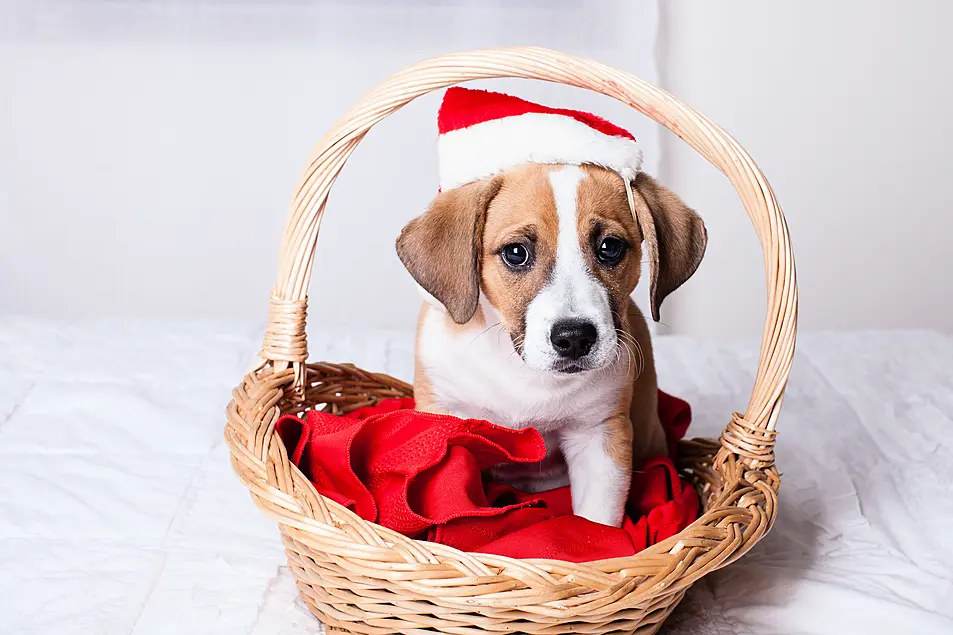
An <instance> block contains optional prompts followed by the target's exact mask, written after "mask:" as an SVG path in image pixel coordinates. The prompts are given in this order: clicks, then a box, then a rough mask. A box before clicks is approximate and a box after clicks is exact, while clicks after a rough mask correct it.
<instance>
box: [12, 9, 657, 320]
mask: <svg viewBox="0 0 953 635" xmlns="http://www.w3.org/2000/svg"><path fill="white" fill-rule="evenodd" d="M395 5H396V6H395ZM14 6H15V7H16V10H15V11H12V10H9V9H7V8H5V9H4V10H3V12H2V13H0V15H3V16H4V24H3V46H2V49H0V60H4V61H5V62H10V61H11V60H12V61H13V62H14V63H2V65H0V219H2V225H0V227H2V233H0V303H2V304H0V310H6V311H14V312H23V313H29V314H38V315H57V316H62V317H65V318H81V317H86V316H97V315H102V314H132V315H137V316H150V317H157V318H164V317H175V318H188V317H211V318H253V319H263V318H264V315H265V312H266V309H267V299H268V293H269V290H270V288H271V285H272V284H273V282H274V274H275V271H276V264H277V254H278V248H279V244H280V239H281V233H282V229H283V224H284V221H285V215H286V212H287V206H288V203H289V201H290V197H291V193H292V188H293V186H294V185H295V181H296V179H297V178H298V176H299V174H300V172H301V170H302V169H303V167H304V163H305V160H306V159H307V156H308V154H309V152H310V150H311V148H312V146H313V145H314V144H315V143H316V142H317V140H318V138H319V137H320V136H321V134H322V133H323V132H324V131H325V130H326V129H327V128H328V127H330V126H331V125H332V124H333V123H334V121H335V120H336V119H337V118H338V117H339V116H341V115H342V114H343V113H344V112H345V111H346V110H347V108H348V107H349V106H350V105H351V104H352V103H353V102H354V101H355V100H356V99H357V98H358V97H359V96H360V95H361V94H362V93H364V92H365V91H367V90H370V89H371V88H372V87H373V86H375V85H376V84H377V83H378V82H380V81H381V80H383V79H384V78H385V77H386V76H387V75H389V74H391V73H393V72H396V71H398V70H400V69H401V68H403V67H404V66H406V65H407V64H410V63H412V62H414V61H417V60H419V59H423V58H425V57H429V56H431V55H435V54H439V53H442V52H449V51H458V50H466V49H471V48H481V47H490V46H503V45H524V44H535V45H542V46H548V47H551V48H556V49H560V50H563V51H566V52H570V53H575V54H579V55H585V56H590V57H594V58H598V59H600V60H602V61H605V62H607V63H609V64H614V65H617V66H620V67H622V68H625V69H627V70H629V71H631V72H633V73H636V74H638V75H640V76H642V77H645V78H647V79H648V80H650V81H654V80H655V79H656V73H655V61H654V45H655V39H654V34H655V28H656V13H655V6H654V3H631V2H627V1H626V0H613V1H611V2H579V1H576V0H574V1H571V2H570V1H561V2H552V1H542V0H540V1H532V2H520V3H508V2H477V1H475V0H474V1H472V2H454V3H435V2H425V1H421V2H402V3H399V4H398V3H392V2H385V1H383V0H380V1H377V2H355V3H344V2H341V3H333V2H318V3H304V2H287V1H286V2H276V3H269V6H267V7H265V6H263V5H262V4H261V3H253V2H223V1H219V2H199V3H187V2H184V1H181V2H169V1H165V2H143V3H127V2H90V1H87V2H78V3H75V2H74V3H70V2H65V1H62V2H55V3H50V2H46V3H40V5H29V3H28V2H22V3H17V4H16V5H14ZM594 6H599V7H600V8H601V9H605V10H600V11H597V10H594V8H593V7H594ZM5 7H6V5H5ZM483 84H484V85H486V86H496V87H499V88H503V89H508V90H511V91H513V92H518V93H519V94H520V95H521V96H525V97H528V98H531V99H539V100H543V101H544V102H546V103H553V104H556V105H560V106H566V107H578V108H584V109H589V110H595V111H596V112H599V113H601V114H603V115H605V116H607V117H609V118H611V119H613V120H615V121H617V122H618V123H620V124H622V125H624V126H629V127H630V128H631V129H632V131H633V132H634V134H635V135H636V136H637V137H638V138H639V140H640V141H641V142H642V143H643V144H644V146H645V152H646V155H647V157H648V159H649V162H648V165H649V166H654V165H656V163H657V159H658V154H659V153H658V144H657V136H658V132H657V129H656V126H654V125H653V124H651V123H650V122H649V121H648V120H647V119H645V118H643V117H641V116H639V115H637V114H636V113H634V112H633V111H631V110H630V109H628V108H627V107H625V106H623V105H621V104H618V103H616V102H614V101H612V100H610V99H608V98H605V97H602V96H600V95H594V94H591V93H588V92H584V91H580V90H577V89H570V88H566V87H562V86H555V85H549V84H543V83H535V82H533V83H531V82H517V81H516V80H509V81H502V82H485V83H483ZM438 104H439V95H437V94H433V95H429V96H428V97H426V98H423V99H420V100H419V101H417V102H415V103H413V104H411V105H410V106H408V107H407V108H405V109H404V110H402V111H401V112H400V113H398V114H397V115H396V116H395V117H392V118H390V119H389V120H387V121H385V122H383V123H382V124H380V125H379V126H378V127H377V128H375V129H374V131H372V133H371V134H369V135H368V137H367V139H366V140H365V141H364V143H363V144H362V146H361V147H360V148H359V150H358V151H357V153H356V154H355V155H354V157H353V158H352V160H351V161H350V162H349V164H348V166H347V167H346V169H345V170H344V173H343V175H342V176H341V178H340V180H339V181H338V183H337V185H336V187H335V189H334V191H333V192H332V195H331V199H330V203H329V205H328V213H327V215H326V217H325V223H324V225H323V227H322V233H321V239H320V241H319V246H318V255H317V262H316V272H315V277H314V283H313V285H312V289H311V303H310V304H311V309H310V315H311V324H312V325H315V324H318V325H320V324H324V325H334V326H338V325H349V326H358V327H361V326H367V327H389V328H410V327H411V325H412V324H413V321H414V319H415V317H416V311H417V308H418V306H419V296H418V295H417V293H416V290H415V288H414V287H413V285H412V282H411V280H410V278H409V276H408V275H407V274H406V273H405V272H404V270H403V268H402V267H401V265H400V263H399V261H398V260H397V257H396V255H395V253H394V247H393V243H394V239H395V238H396V236H397V234H398V232H399V230H400V228H401V227H402V226H403V224H404V223H406V222H407V221H408V220H409V219H410V218H412V217H413V216H416V215H417V214H419V213H421V212H422V211H423V209H424V207H425V205H426V204H427V202H428V201H429V200H430V199H431V198H432V197H433V195H434V194H435V193H436V187H437V185H436V184H437V178H436V146H435V138H436V110H437V106H438Z"/></svg>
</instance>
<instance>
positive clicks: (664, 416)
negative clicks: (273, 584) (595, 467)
mask: <svg viewBox="0 0 953 635" xmlns="http://www.w3.org/2000/svg"><path fill="white" fill-rule="evenodd" d="M413 404H414V401H413V399H389V400H385V401H382V402H381V403H380V404H378V405H377V406H373V407H368V408H361V409H358V410H355V411H354V412H351V413H350V414H349V415H346V416H343V417H340V416H335V415H331V414H327V413H323V412H316V411H311V412H308V414H307V417H306V418H305V419H304V420H302V419H299V418H297V417H294V416H291V415H285V416H283V417H281V419H279V420H278V423H277V426H276V428H277V431H278V434H279V435H280V437H281V439H282V441H284V443H285V446H286V447H287V449H288V452H289V453H290V455H291V460H292V461H293V462H294V463H295V464H296V465H297V466H298V467H299V468H300V469H301V471H302V472H303V473H304V474H305V476H307V477H308V478H309V479H310V480H311V481H312V482H313V483H314V485H315V488H316V489H317V490H318V492H320V493H321V494H322V495H323V496H326V497H327V498H330V499H332V500H334V501H337V502H338V503H340V504H342V505H344V506H345V507H348V508H349V509H351V510H352V511H354V512H355V513H356V514H358V515H359V516H361V517H362V518H364V519H365V520H368V521H371V522H376V523H378V524H381V525H384V526H385V527H389V528H391V529H394V530H396V531H399V532H401V533H402V534H404V535H406V536H410V537H412V538H417V539H421V540H429V541H431V542H439V543H442V544H446V545H450V546H452V547H456V548H458V549H461V550H464V551H479V552H482V553H493V554H497V555H502V556H510V557H514V558H553V559H558V560H568V561H572V562H587V561H591V560H600V559H603V558H614V557H618V556H629V555H632V554H634V553H636V552H638V551H640V550H642V549H644V548H645V547H647V546H649V545H652V544H654V543H656V542H658V541H660V540H664V539H665V538H668V537H670V536H672V535H674V534H676V533H677V532H679V531H681V530H682V529H684V528H685V527H686V526H687V525H688V524H689V523H691V522H692V521H693V520H695V518H696V517H697V514H698V498H697V495H696V494H695V490H694V489H693V488H692V487H691V486H690V485H688V484H686V483H683V482H682V481H681V480H680V479H679V477H678V473H677V471H676V469H675V466H674V464H673V463H672V461H671V459H669V458H668V457H661V456H660V457H653V458H651V459H649V460H648V461H646V462H645V464H644V465H643V466H641V469H640V470H638V471H636V472H634V473H633V477H632V487H631V489H630V491H629V500H628V504H627V507H626V518H625V521H624V523H623V526H622V527H621V528H616V527H608V526H605V525H600V524H598V523H594V522H591V521H588V520H586V519H584V518H580V517H579V516H573V515H572V499H571V496H570V492H569V488H568V487H562V488H559V489H554V490H550V491H548V492H542V493H539V494H527V493H524V492H520V491H518V490H515V489H513V488H512V487H509V486H507V485H501V484H497V483H491V482H490V483H484V482H483V475H482V473H483V471H484V470H486V469H487V468H490V467H492V466H494V465H497V464H499V463H502V462H505V461H515V462H524V463H531V462H536V461H540V460H542V459H543V458H544V457H545V456H546V447H545V444H544V443H543V438H542V437H541V436H540V434H539V433H538V432H537V431H536V430H534V429H532V428H526V429H523V430H510V429H509V428H503V427H501V426H497V425H494V424H492V423H489V422H486V421H479V420H475V419H466V420H464V419H458V418H456V417H451V416H445V415H434V414H428V413H423V412H417V411H415V410H412V409H411V408H413ZM659 416H660V418H661V420H662V425H663V426H664V428H665V430H666V435H667V437H668V441H669V447H670V452H671V453H672V454H673V455H674V449H675V446H676V444H677V442H678V440H679V439H680V438H681V437H682V436H683V435H684V434H685V431H686V430H687V428H688V424H689V423H690V421H691V410H690V408H689V406H688V404H687V403H685V402H684V401H681V400H680V399H676V398H675V397H672V396H670V395H667V394H665V393H663V392H659Z"/></svg>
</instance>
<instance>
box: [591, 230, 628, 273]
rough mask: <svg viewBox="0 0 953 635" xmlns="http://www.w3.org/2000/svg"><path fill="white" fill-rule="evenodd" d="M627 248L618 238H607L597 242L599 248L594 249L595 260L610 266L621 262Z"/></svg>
mask: <svg viewBox="0 0 953 635" xmlns="http://www.w3.org/2000/svg"><path fill="white" fill-rule="evenodd" d="M627 248H628V245H626V244H625V243H624V242H622V241H621V240H619V239H618V238H612V237H611V236H608V237H606V238H603V239H602V240H601V241H600V242H599V247H597V248H596V258H598V259H599V262H601V263H602V264H604V265H608V266H612V265H614V264H616V263H617V262H619V261H620V260H622V256H624V255H625V250H626V249H627Z"/></svg>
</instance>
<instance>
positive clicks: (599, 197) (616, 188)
mask: <svg viewBox="0 0 953 635" xmlns="http://www.w3.org/2000/svg"><path fill="white" fill-rule="evenodd" d="M583 170H584V171H585V173H586V177H587V178H585V179H583V180H582V181H581V182H580V183H579V190H578V193H577V200H576V205H577V207H576V218H577V233H578V235H579V247H580V249H581V250H582V254H583V256H584V257H585V259H586V264H587V266H588V267H589V271H590V272H591V273H592V274H593V275H594V276H596V277H597V278H598V279H599V281H600V282H601V283H602V284H603V286H604V287H605V288H606V291H608V293H609V300H610V303H611V305H612V311H613V313H614V315H613V317H614V321H615V323H616V327H617V328H621V324H622V322H623V317H624V316H623V314H624V313H625V310H626V306H627V305H626V302H627V300H628V297H629V295H631V293H632V291H633V290H634V289H635V285H636V284H638V282H639V276H640V274H641V271H642V264H641V256H642V247H641V244H642V233H641V231H639V226H638V224H637V223H636V222H635V219H633V218H632V212H631V211H630V210H629V202H628V199H627V198H626V194H625V185H624V184H623V182H622V179H621V178H619V175H617V174H615V173H614V172H610V171H609V170H606V169H603V168H599V167H595V166H583ZM608 237H613V238H618V239H620V240H623V241H624V242H625V243H626V244H628V245H629V249H628V250H627V251H626V254H625V256H623V258H622V260H620V261H619V262H618V263H617V264H615V265H613V266H611V267H606V266H604V265H602V264H601V263H600V262H599V261H598V259H597V258H596V253H597V252H596V250H597V249H598V247H599V244H600V243H601V242H602V240H603V239H604V238H608Z"/></svg>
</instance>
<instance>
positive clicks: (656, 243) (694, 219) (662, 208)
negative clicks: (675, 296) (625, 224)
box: [632, 173, 708, 322]
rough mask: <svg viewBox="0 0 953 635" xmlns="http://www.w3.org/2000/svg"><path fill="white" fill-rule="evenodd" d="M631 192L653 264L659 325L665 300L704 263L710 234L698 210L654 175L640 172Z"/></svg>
mask: <svg viewBox="0 0 953 635" xmlns="http://www.w3.org/2000/svg"><path fill="white" fill-rule="evenodd" d="M632 193H633V196H634V197H635V203H636V205H635V207H636V212H637V214H638V217H639V224H640V225H642V230H643V232H644V233H645V246H646V251H647V252H648V255H649V261H650V262H651V264H652V273H651V280H650V288H649V296H650V298H651V302H652V317H653V318H654V319H655V321H656V322H657V321H658V320H659V318H660V316H659V307H660V306H661V305H662V301H663V300H664V299H665V297H666V296H667V295H668V294H670V293H671V292H672V291H674V290H675V289H677V288H679V287H680V286H682V284H683V283H684V282H685V281H686V280H688V279H689V278H690V277H691V276H692V274H693V273H695V270H696V269H698V265H699V264H701V261H702V257H703V256H704V255H705V247H706V246H707V245H708V231H707V230H706V229H705V223H704V222H702V219H701V217H699V216H698V214H696V213H695V210H693V209H691V208H689V207H688V206H687V205H686V204H685V203H684V202H683V201H682V199H680V198H679V197H678V196H676V195H675V193H674V192H672V191H671V190H669V189H668V188H667V187H665V186H664V185H662V184H660V183H659V182H658V181H656V180H655V179H653V178H652V177H651V176H649V175H647V174H643V173H639V175H638V176H637V177H636V179H635V188H634V189H633V192H632Z"/></svg>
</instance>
